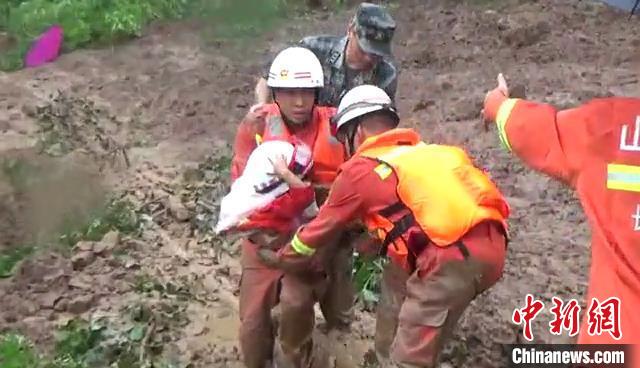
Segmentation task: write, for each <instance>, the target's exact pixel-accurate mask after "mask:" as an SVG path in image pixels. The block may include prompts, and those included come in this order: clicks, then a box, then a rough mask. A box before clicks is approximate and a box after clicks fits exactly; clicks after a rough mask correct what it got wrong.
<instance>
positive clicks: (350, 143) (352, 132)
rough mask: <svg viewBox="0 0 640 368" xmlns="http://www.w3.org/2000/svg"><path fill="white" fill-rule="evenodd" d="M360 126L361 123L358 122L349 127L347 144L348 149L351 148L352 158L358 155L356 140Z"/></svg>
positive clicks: (350, 154)
mask: <svg viewBox="0 0 640 368" xmlns="http://www.w3.org/2000/svg"><path fill="white" fill-rule="evenodd" d="M358 126H360V121H359V120H356V121H354V122H353V123H352V124H351V126H348V127H347V136H346V138H347V139H346V143H347V147H348V148H349V152H348V154H349V156H350V157H351V156H353V155H354V154H355V153H356V148H355V139H356V133H357V132H358Z"/></svg>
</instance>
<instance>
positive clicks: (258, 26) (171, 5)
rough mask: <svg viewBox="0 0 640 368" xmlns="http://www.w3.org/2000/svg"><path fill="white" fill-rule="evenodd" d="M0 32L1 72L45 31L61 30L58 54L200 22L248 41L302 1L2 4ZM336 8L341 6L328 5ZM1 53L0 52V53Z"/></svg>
mask: <svg viewBox="0 0 640 368" xmlns="http://www.w3.org/2000/svg"><path fill="white" fill-rule="evenodd" d="M3 2H4V4H2V5H0V32H6V33H8V35H9V36H10V37H11V38H12V40H13V41H14V42H13V43H14V46H13V47H12V48H11V49H10V50H8V51H7V52H5V53H4V55H2V54H0V69H2V70H15V69H19V68H21V67H22V65H23V64H22V63H23V62H22V60H23V58H24V55H25V53H26V51H27V49H28V48H29V45H30V44H31V43H32V42H33V41H34V40H35V39H36V38H37V37H38V36H39V35H40V34H41V33H42V32H43V31H45V30H46V29H47V28H48V27H50V26H52V25H54V24H57V25H60V26H61V27H62V28H63V31H64V44H63V52H68V51H71V50H75V49H78V48H84V47H93V46H104V45H110V44H113V43H116V42H119V41H122V40H126V39H129V38H132V37H139V36H140V35H142V32H143V30H144V28H145V27H146V26H147V25H149V24H150V23H151V22H153V21H157V20H176V19H184V18H189V19H200V20H202V21H204V23H205V24H206V25H208V26H209V27H210V28H211V30H212V31H213V34H212V36H213V37H214V38H216V39H220V38H234V39H237V38H242V37H252V36H255V35H256V34H259V33H260V32H263V31H265V30H269V29H273V27H275V26H276V25H278V24H280V22H282V21H285V20H287V19H290V17H291V15H292V14H299V13H300V11H301V10H304V6H305V1H304V0H261V1H260V2H259V6H256V4H258V2H256V1H255V0H111V1H102V0H4V1H3ZM330 3H331V4H332V5H341V4H342V0H334V1H332V2H330ZM0 52H1V50H0Z"/></svg>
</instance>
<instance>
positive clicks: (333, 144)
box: [231, 103, 345, 185]
mask: <svg viewBox="0 0 640 368" xmlns="http://www.w3.org/2000/svg"><path fill="white" fill-rule="evenodd" d="M264 109H265V110H266V111H267V116H266V117H265V121H264V122H263V123H262V124H260V125H259V126H252V125H251V124H248V123H247V122H244V121H243V122H242V123H240V126H239V127H238V132H237V134H236V139H235V144H234V157H233V159H232V162H231V179H232V180H235V179H236V178H238V177H239V176H240V175H241V174H242V171H243V170H244V167H245V166H246V164H247V160H248V159H249V155H250V154H251V152H252V151H253V150H254V149H255V147H257V145H258V144H259V143H260V142H262V141H266V140H271V139H289V138H291V136H292V135H295V136H296V137H297V138H299V139H300V140H302V141H303V142H304V143H305V144H307V145H309V146H310V147H312V149H313V167H312V168H311V172H310V174H309V176H310V178H311V181H312V182H313V183H314V184H324V185H329V184H331V183H332V182H333V180H334V179H335V177H336V175H337V171H338V168H339V167H340V165H341V164H342V163H343V162H344V161H345V155H344V148H343V146H342V144H340V142H338V141H337V140H336V139H335V138H334V137H333V136H332V135H331V129H330V124H329V120H330V118H331V117H332V116H333V115H334V114H335V111H336V109H335V108H334V107H325V106H316V107H315V108H314V109H313V117H312V119H311V121H310V122H308V123H307V125H306V126H305V127H304V128H302V130H301V131H300V132H299V133H293V134H292V133H291V132H290V131H289V129H288V128H287V125H286V124H285V123H284V121H283V119H282V116H281V115H280V109H279V108H278V105H277V104H275V103H272V104H268V105H265V106H264Z"/></svg>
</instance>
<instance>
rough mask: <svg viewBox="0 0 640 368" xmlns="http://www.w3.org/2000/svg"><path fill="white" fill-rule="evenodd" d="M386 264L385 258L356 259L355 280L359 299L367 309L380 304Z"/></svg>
mask: <svg viewBox="0 0 640 368" xmlns="http://www.w3.org/2000/svg"><path fill="white" fill-rule="evenodd" d="M385 262H386V260H385V259H384V258H376V259H374V260H368V259H365V258H362V257H359V256H358V257H356V259H355V262H354V267H353V278H354V284H355V287H356V290H357V299H358V301H359V302H360V303H362V304H363V305H364V306H365V308H366V307H369V306H371V305H375V304H377V303H378V300H379V297H380V280H381V278H382V270H383V268H384V264H385Z"/></svg>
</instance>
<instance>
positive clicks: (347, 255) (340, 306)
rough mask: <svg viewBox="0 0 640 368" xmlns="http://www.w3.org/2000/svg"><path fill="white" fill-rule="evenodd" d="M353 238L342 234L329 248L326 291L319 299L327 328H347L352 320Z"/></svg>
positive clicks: (348, 234) (353, 298)
mask: <svg viewBox="0 0 640 368" xmlns="http://www.w3.org/2000/svg"><path fill="white" fill-rule="evenodd" d="M352 240H353V237H352V235H351V233H350V232H349V231H345V232H344V233H342V234H341V235H340V236H339V237H338V238H337V240H336V241H335V242H334V244H332V245H331V246H330V247H329V248H331V251H330V252H327V256H328V258H327V262H325V267H326V270H327V274H328V277H329V278H328V285H327V291H326V292H325V293H324V295H322V296H321V298H320V309H321V310H322V314H323V316H324V318H325V320H326V322H327V327H328V328H334V327H338V328H348V327H349V326H350V325H351V321H352V320H353V314H354V310H353V306H354V303H355V287H354V285H353V278H352V272H353V243H352Z"/></svg>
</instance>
